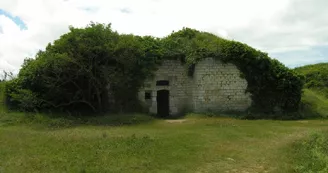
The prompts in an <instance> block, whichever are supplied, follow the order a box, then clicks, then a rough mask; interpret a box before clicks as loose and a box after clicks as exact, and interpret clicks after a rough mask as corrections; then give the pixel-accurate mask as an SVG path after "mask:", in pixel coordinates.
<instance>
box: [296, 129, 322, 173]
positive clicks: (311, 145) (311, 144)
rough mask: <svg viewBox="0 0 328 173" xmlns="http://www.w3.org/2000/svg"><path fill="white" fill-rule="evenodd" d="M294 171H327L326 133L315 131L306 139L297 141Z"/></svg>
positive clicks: (307, 172)
mask: <svg viewBox="0 0 328 173" xmlns="http://www.w3.org/2000/svg"><path fill="white" fill-rule="evenodd" d="M294 150H295V161H296V167H295V172H299V173H327V172H328V134H327V133H323V132H316V133H314V134H312V135H311V136H310V137H309V138H308V139H304V140H302V141H299V142H298V143H297V144H296V145H295V147H294Z"/></svg>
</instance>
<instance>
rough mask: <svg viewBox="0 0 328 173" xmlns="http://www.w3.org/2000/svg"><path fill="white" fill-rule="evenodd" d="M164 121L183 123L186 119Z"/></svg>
mask: <svg viewBox="0 0 328 173" xmlns="http://www.w3.org/2000/svg"><path fill="white" fill-rule="evenodd" d="M165 121H166V122H168V123H183V122H185V121H186V120H165Z"/></svg>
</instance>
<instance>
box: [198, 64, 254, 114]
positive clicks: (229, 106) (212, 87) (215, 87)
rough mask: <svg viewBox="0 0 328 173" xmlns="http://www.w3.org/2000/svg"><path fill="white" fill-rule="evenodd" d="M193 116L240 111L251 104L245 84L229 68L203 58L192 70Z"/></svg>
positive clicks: (236, 73) (236, 71) (237, 71)
mask: <svg viewBox="0 0 328 173" xmlns="http://www.w3.org/2000/svg"><path fill="white" fill-rule="evenodd" d="M193 86H194V88H193V92H192V93H193V96H192V97H193V100H192V103H193V110H194V111H195V112H207V111H209V112H213V111H214V112H216V111H243V110H245V109H247V108H248V107H249V106H250V104H251V99H250V95H249V94H246V93H245V90H246V88H247V81H246V80H245V79H242V78H241V77H240V71H239V70H238V69H237V67H236V66H235V65H233V64H230V63H228V64H223V63H221V62H220V61H215V60H214V59H211V58H207V59H205V60H203V61H201V62H199V63H197V65H196V67H195V72H194V76H193Z"/></svg>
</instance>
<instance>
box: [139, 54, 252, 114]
mask: <svg viewBox="0 0 328 173" xmlns="http://www.w3.org/2000/svg"><path fill="white" fill-rule="evenodd" d="M159 80H168V81H169V82H170V83H169V86H156V81H159ZM246 88H247V81H246V80H245V79H242V78H240V72H239V70H238V69H237V67H236V66H234V65H233V64H223V63H221V62H220V61H216V60H214V59H212V58H207V59H204V60H203V61H201V62H198V63H197V64H196V66H195V71H194V75H193V77H189V76H188V75H187V71H186V67H185V66H183V65H181V63H180V61H174V60H167V61H164V62H163V64H162V65H161V66H160V67H159V69H158V70H157V71H156V72H155V77H154V78H153V79H149V80H147V81H146V82H145V85H144V87H143V88H141V89H140V92H139V99H140V101H142V103H143V104H144V105H145V107H148V108H149V112H150V113H154V114H156V113H157V101H156V97H157V91H159V90H163V89H166V90H169V105H170V106H169V109H170V114H171V115H175V114H178V113H181V112H183V111H185V110H188V111H193V112H208V111H210V112H211V111H243V110H245V109H247V108H248V107H249V106H250V105H251V99H250V95H249V94H246V93H245V89H246ZM145 92H151V99H145Z"/></svg>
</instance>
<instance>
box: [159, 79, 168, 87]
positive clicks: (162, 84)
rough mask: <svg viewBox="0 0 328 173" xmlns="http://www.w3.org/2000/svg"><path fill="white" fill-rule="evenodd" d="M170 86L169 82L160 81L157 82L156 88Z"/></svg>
mask: <svg viewBox="0 0 328 173" xmlns="http://www.w3.org/2000/svg"><path fill="white" fill-rule="evenodd" d="M169 84H170V83H169V81H168V80H159V81H157V82H156V86H169Z"/></svg>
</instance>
